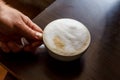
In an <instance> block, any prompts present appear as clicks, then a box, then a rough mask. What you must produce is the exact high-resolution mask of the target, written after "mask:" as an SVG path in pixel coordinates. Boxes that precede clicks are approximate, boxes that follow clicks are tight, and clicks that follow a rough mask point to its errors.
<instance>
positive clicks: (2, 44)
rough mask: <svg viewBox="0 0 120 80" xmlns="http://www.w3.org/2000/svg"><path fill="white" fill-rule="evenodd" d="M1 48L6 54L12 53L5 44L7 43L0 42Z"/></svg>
mask: <svg viewBox="0 0 120 80" xmlns="http://www.w3.org/2000/svg"><path fill="white" fill-rule="evenodd" d="M0 48H1V49H2V50H3V52H5V53H9V52H10V49H9V47H8V46H7V45H6V44H5V43H3V42H1V41H0Z"/></svg>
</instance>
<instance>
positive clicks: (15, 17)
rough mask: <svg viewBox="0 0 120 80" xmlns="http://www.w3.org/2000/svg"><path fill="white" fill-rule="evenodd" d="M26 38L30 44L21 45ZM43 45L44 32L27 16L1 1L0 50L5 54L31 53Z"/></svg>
mask: <svg viewBox="0 0 120 80" xmlns="http://www.w3.org/2000/svg"><path fill="white" fill-rule="evenodd" d="M22 37H24V38H25V39H26V40H28V42H29V43H30V44H28V45H25V46H24V47H23V46H22V45H21V38H22ZM40 44H42V30H41V28H39V27H38V26H37V25H36V24H35V23H33V22H32V21H31V20H30V19H29V18H28V17H27V16H25V15H24V14H22V13H21V12H19V11H18V10H16V9H14V8H11V7H9V6H8V5H6V4H5V3H4V2H2V1H0V48H1V49H2V50H3V51H4V52H10V51H12V52H18V51H20V50H23V49H24V50H27V51H30V50H31V49H35V48H36V47H38V46H39V45H40Z"/></svg>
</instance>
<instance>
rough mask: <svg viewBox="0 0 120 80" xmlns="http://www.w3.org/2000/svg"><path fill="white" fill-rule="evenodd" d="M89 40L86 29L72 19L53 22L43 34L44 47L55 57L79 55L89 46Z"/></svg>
mask: <svg viewBox="0 0 120 80" xmlns="http://www.w3.org/2000/svg"><path fill="white" fill-rule="evenodd" d="M90 39H91V37H90V33H89V31H88V29H87V28H86V27H85V26H84V25H83V24H82V23H80V22H78V21H76V20H73V19H58V20H55V21H53V22H51V23H49V24H48V25H47V26H46V28H45V29H44V32H43V41H44V43H45V45H46V46H47V48H48V49H49V50H50V51H51V52H53V53H54V54H55V55H57V56H65V57H69V56H70V57H72V56H76V55H79V54H81V53H82V52H83V51H85V50H86V49H87V47H88V46H89V44H90Z"/></svg>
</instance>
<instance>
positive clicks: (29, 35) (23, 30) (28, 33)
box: [16, 22, 42, 40]
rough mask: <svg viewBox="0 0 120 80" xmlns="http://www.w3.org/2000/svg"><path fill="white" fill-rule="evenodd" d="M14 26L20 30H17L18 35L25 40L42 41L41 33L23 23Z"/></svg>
mask: <svg viewBox="0 0 120 80" xmlns="http://www.w3.org/2000/svg"><path fill="white" fill-rule="evenodd" d="M16 26H18V28H20V30H19V29H18V31H20V34H21V35H22V36H23V37H25V38H26V39H27V40H42V32H38V31H35V30H33V29H31V28H30V27H29V26H28V25H26V24H25V23H24V22H22V23H20V24H17V25H16Z"/></svg>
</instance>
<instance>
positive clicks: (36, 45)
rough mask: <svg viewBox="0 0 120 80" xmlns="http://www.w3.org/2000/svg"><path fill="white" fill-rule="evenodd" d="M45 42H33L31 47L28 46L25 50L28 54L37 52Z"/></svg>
mask: <svg viewBox="0 0 120 80" xmlns="http://www.w3.org/2000/svg"><path fill="white" fill-rule="evenodd" d="M42 43H43V42H33V43H32V44H31V45H27V46H25V47H24V50H25V51H27V52H32V51H35V50H36V48H38V47H39V46H40V45H41V44H42Z"/></svg>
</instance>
